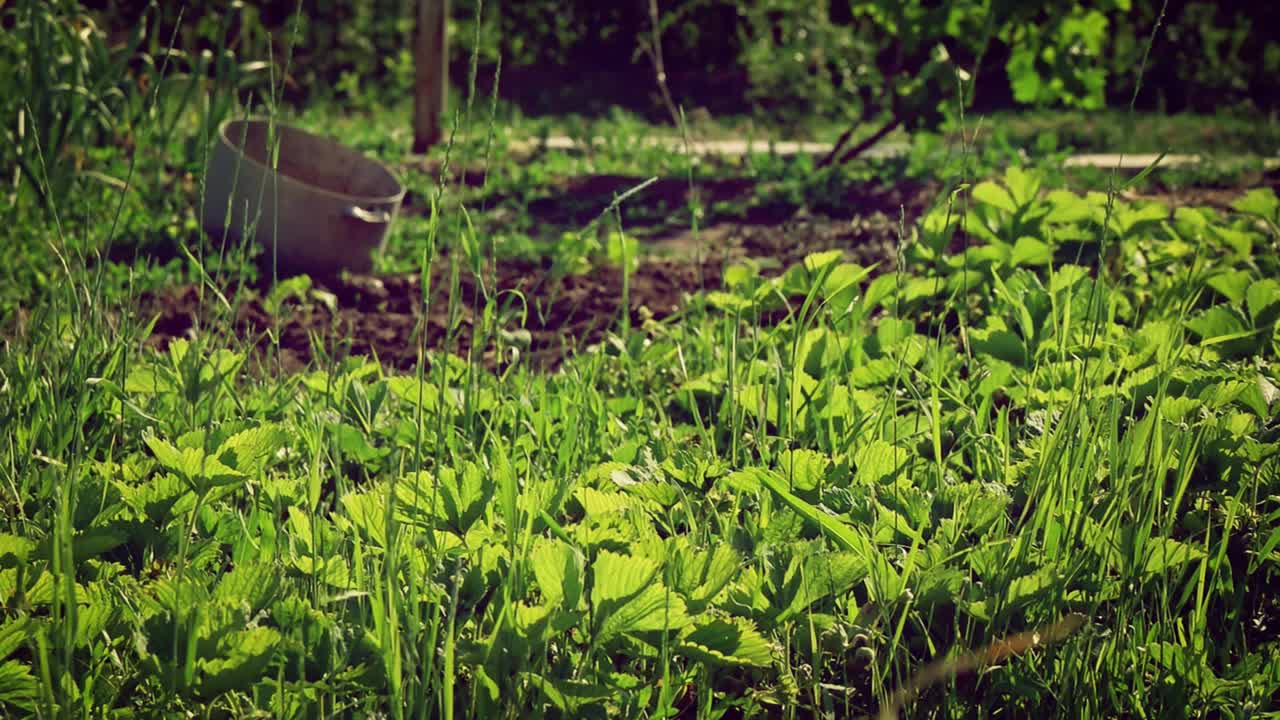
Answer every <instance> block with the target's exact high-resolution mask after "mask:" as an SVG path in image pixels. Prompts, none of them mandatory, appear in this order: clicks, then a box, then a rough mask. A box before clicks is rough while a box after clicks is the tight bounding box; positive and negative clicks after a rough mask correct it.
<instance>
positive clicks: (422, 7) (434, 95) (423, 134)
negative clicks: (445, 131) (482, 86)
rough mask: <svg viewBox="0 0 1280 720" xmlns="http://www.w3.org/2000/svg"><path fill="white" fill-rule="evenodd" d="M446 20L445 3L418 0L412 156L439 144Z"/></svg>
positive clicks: (446, 61) (443, 0)
mask: <svg viewBox="0 0 1280 720" xmlns="http://www.w3.org/2000/svg"><path fill="white" fill-rule="evenodd" d="M448 17H449V0H418V35H417V41H416V42H415V43H414V49H413V54H414V58H413V59H414V68H415V71H416V74H417V83H416V87H415V88H414V93H413V152H415V153H424V152H426V151H427V149H428V148H430V147H431V146H432V145H435V144H436V143H438V142H440V136H441V123H440V119H441V117H443V116H444V101H445V95H446V94H447V92H448V88H449V40H448V35H447V34H446V33H445V23H446V22H447V21H448Z"/></svg>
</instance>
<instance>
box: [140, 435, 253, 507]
mask: <svg viewBox="0 0 1280 720" xmlns="http://www.w3.org/2000/svg"><path fill="white" fill-rule="evenodd" d="M142 439H143V442H145V443H146V444H147V447H149V448H151V452H152V453H153V454H154V455H155V457H156V460H158V461H159V462H160V464H161V465H163V466H164V467H166V468H168V469H170V470H173V471H174V472H176V473H178V474H179V475H180V476H182V477H183V478H185V479H187V480H188V481H190V482H191V483H193V485H194V489H195V490H196V491H197V492H204V491H207V490H208V489H210V488H211V487H216V486H219V485H229V484H233V483H237V482H240V481H242V480H244V478H245V474H244V473H242V472H240V471H239V470H235V469H233V468H229V467H227V466H226V465H224V464H222V463H221V462H219V461H218V459H217V458H214V457H210V456H208V455H205V454H204V452H202V451H201V450H199V449H197V448H190V447H189V448H183V449H181V450H179V449H178V448H176V447H174V446H172V445H170V444H169V443H167V442H165V441H164V440H161V439H160V438H158V437H156V436H155V435H153V434H151V433H147V434H145V435H144V436H143V438H142Z"/></svg>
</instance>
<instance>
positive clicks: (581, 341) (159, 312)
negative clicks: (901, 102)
mask: <svg viewBox="0 0 1280 720" xmlns="http://www.w3.org/2000/svg"><path fill="white" fill-rule="evenodd" d="M633 180H634V179H632V178H622V177H615V176H608V177H602V176H595V177H590V178H580V179H576V180H571V181H568V182H566V183H565V184H564V185H563V187H562V188H561V192H560V193H559V194H558V195H557V196H556V197H553V198H548V199H546V200H545V201H539V202H537V203H535V204H534V205H533V206H532V207H530V208H529V212H530V213H532V214H533V215H534V216H535V217H537V218H539V220H540V221H542V222H545V223H547V224H549V225H562V226H565V227H566V228H568V227H573V226H581V224H583V223H587V222H590V221H591V220H592V219H593V218H594V217H596V216H597V215H599V214H600V212H601V211H603V210H604V209H605V208H607V207H608V203H609V202H610V201H611V200H612V198H613V197H614V195H615V194H616V193H617V192H619V191H620V189H625V188H627V187H633V186H634V184H635V183H634V182H633ZM699 190H700V192H702V193H705V194H704V195H703V196H702V197H701V198H700V199H701V200H702V201H703V202H708V201H724V200H734V199H738V198H741V197H743V196H744V195H745V194H747V193H750V192H751V191H752V187H751V186H750V185H749V184H745V183H743V182H742V181H734V180H728V181H724V182H722V183H718V184H711V185H709V186H707V185H704V186H702V187H701V188H700V189H699ZM687 192H689V185H688V183H687V181H676V180H672V181H669V182H659V183H655V184H654V185H653V186H651V187H650V188H648V190H647V191H646V192H645V193H644V194H643V195H641V196H639V197H637V198H636V199H634V200H633V201H631V202H632V205H633V206H634V205H635V203H641V204H644V205H647V206H649V208H650V209H652V210H654V212H653V213H651V214H650V215H649V216H652V217H654V218H660V216H661V215H662V213H661V212H660V210H661V209H662V208H673V207H680V206H682V205H684V204H685V202H686V201H687V196H686V193H687ZM935 194H936V189H932V188H928V187H925V186H916V185H911V186H902V187H896V188H893V187H890V188H867V189H866V190H865V191H864V192H858V193H857V194H856V195H853V196H850V197H849V198H847V202H845V203H841V205H842V206H843V207H844V208H847V210H846V211H845V212H842V213H836V212H826V213H817V214H807V213H803V212H799V213H798V212H795V210H794V209H783V208H777V207H765V208H756V209H754V210H749V211H747V212H745V213H743V214H742V215H741V216H738V217H715V216H713V217H712V218H711V220H710V222H709V223H708V224H707V225H706V226H704V227H702V228H701V229H700V230H699V231H698V232H697V233H696V234H695V233H692V232H691V231H690V230H689V229H688V228H687V226H686V227H678V226H675V225H673V224H663V223H662V222H661V221H660V220H657V219H655V221H654V223H653V224H652V225H651V226H650V227H649V228H648V229H647V231H644V228H641V231H642V232H641V237H643V242H644V243H645V244H646V249H647V252H646V253H645V257H644V259H643V260H642V262H641V263H640V265H639V267H638V268H637V269H636V270H635V272H634V273H633V274H632V275H631V277H630V278H629V283H628V285H629V287H628V290H629V295H630V298H629V299H630V302H629V307H628V308H627V312H628V313H629V314H630V317H631V320H632V322H633V323H634V324H636V325H639V324H640V323H642V322H644V321H645V320H646V319H655V320H659V321H661V320H663V319H665V318H669V317H670V316H671V315H673V314H674V313H677V312H679V311H680V310H681V309H682V308H683V307H684V306H685V303H686V301H687V298H688V297H689V295H690V294H692V293H697V292H699V291H705V290H713V289H716V288H719V287H720V286H721V275H722V272H723V270H724V268H725V267H726V266H727V265H728V264H730V263H731V262H733V261H734V260H735V259H739V258H743V257H756V258H772V259H773V261H774V262H771V263H769V266H770V267H771V268H773V269H774V270H775V271H776V270H781V269H783V268H785V267H786V266H788V265H789V264H791V263H793V262H796V261H798V260H800V259H801V258H803V257H804V256H805V255H807V254H808V253H811V252H815V251H818V250H828V249H835V248H839V249H842V250H844V251H845V252H846V255H847V256H848V258H849V259H850V260H852V261H854V262H858V263H862V264H864V265H870V264H874V263H880V265H879V270H880V271H885V270H889V269H891V268H892V267H893V260H894V257H895V255H896V250H895V248H896V246H897V243H898V240H899V227H900V216H901V218H905V221H906V223H907V225H910V224H911V223H912V222H913V221H914V220H915V219H916V218H917V217H918V216H919V215H920V214H921V213H922V212H924V210H925V209H926V207H927V204H928V203H929V202H931V201H932V200H933V198H934V196H935ZM557 200H558V201H557ZM414 207H415V206H414V205H413V204H410V205H409V206H408V211H409V212H413V211H415V209H414ZM418 211H421V208H418ZM641 216H646V215H644V213H643V208H642V213H641ZM633 224H634V223H633ZM629 227H631V225H629ZM448 264H449V263H448V260H447V258H440V259H438V260H437V262H436V270H435V273H434V275H433V277H432V282H431V285H432V292H431V297H430V298H429V301H428V302H424V301H423V292H422V283H421V278H420V277H419V276H418V275H417V274H397V275H380V276H350V275H346V276H343V277H338V278H326V279H318V280H316V282H315V286H316V289H319V290H323V291H325V292H328V293H331V294H332V296H333V298H334V299H336V303H335V307H334V308H332V309H331V308H330V307H329V305H328V304H326V303H325V302H324V301H323V300H321V299H320V298H319V297H318V296H317V295H316V294H315V293H312V295H311V296H309V297H308V298H307V299H303V300H289V301H287V302H286V303H285V304H284V305H283V307H282V308H280V309H279V311H278V312H277V313H276V314H275V315H274V316H273V315H272V314H271V313H269V312H268V309H267V305H266V303H265V302H264V298H265V297H266V295H267V293H268V291H269V288H268V287H267V286H266V285H265V284H262V283H259V284H256V285H247V286H239V287H233V286H228V287H226V288H222V290H223V292H224V294H225V295H226V296H227V297H228V298H234V299H233V301H232V308H233V309H232V311H231V312H230V313H228V312H227V310H226V308H225V307H224V306H221V303H215V300H214V299H213V297H212V294H211V293H208V292H205V293H202V292H201V291H200V288H199V287H198V286H196V285H186V286H179V287H173V288H168V289H165V290H163V291H160V292H158V293H152V294H149V295H146V296H144V297H143V298H142V299H141V310H142V312H143V314H144V317H145V318H146V319H148V320H149V319H150V318H152V317H155V318H157V321H156V324H155V328H154V330H153V332H152V335H151V337H150V338H149V339H148V341H147V342H148V344H149V345H151V346H153V347H156V348H160V349H163V348H165V347H167V346H168V344H169V342H170V341H171V340H172V339H174V338H178V337H187V336H190V335H191V334H193V333H196V332H215V331H225V330H227V329H230V331H232V332H234V334H235V335H236V336H237V337H238V339H239V340H240V341H241V342H242V343H243V344H245V345H248V346H250V347H252V348H256V349H257V350H258V351H259V354H260V355H262V356H265V355H266V354H268V353H272V352H273V351H274V348H276V347H277V342H276V338H278V348H279V350H280V354H279V356H278V361H279V363H280V364H281V366H282V367H284V368H285V369H286V370H299V369H302V368H305V367H307V366H308V365H309V364H311V362H312V361H313V360H314V359H316V356H317V353H318V352H323V353H325V354H327V355H329V356H331V357H342V356H345V355H348V354H355V355H364V356H370V357H376V358H377V359H378V360H379V361H380V362H381V363H382V364H384V365H385V366H388V367H390V368H396V369H401V370H405V369H409V368H412V367H414V365H415V364H416V363H417V362H418V358H419V353H420V350H421V349H440V348H444V349H447V350H450V351H453V352H456V353H460V354H466V353H468V352H469V351H470V350H471V346H472V344H473V342H475V338H474V336H475V334H476V333H475V329H476V327H477V325H478V324H479V320H478V318H479V317H480V315H479V313H480V312H481V311H482V310H483V307H484V304H485V299H486V298H496V299H497V302H498V308H499V313H498V323H497V324H498V327H499V329H501V330H505V331H507V332H512V331H517V330H521V329H523V330H524V331H527V333H528V336H527V347H525V348H523V349H522V351H521V352H522V357H523V358H524V362H531V363H532V364H534V365H536V366H538V367H541V368H545V369H553V368H555V367H557V366H558V365H560V363H561V362H562V361H563V359H564V358H565V357H566V356H567V355H568V354H570V353H572V352H575V351H577V350H581V349H582V348H584V347H586V346H589V345H591V344H594V343H598V342H600V341H601V340H602V339H603V338H604V337H605V335H606V334H607V333H608V332H609V331H610V330H611V329H612V328H614V327H615V326H616V325H617V323H618V321H619V320H620V319H621V317H622V316H621V313H622V298H623V275H622V272H621V270H620V269H619V268H616V267H608V266H598V267H593V268H592V269H591V271H590V272H588V273H586V274H580V275H572V274H570V275H560V276H558V275H556V274H555V273H553V270H552V266H551V262H550V261H549V260H543V261H529V260H509V261H499V262H497V263H496V264H495V266H494V267H493V268H491V269H490V270H489V271H487V272H485V273H483V275H485V277H477V276H475V275H473V274H472V273H470V272H466V271H461V272H460V273H459V278H458V291H457V292H456V293H455V294H453V295H452V297H450V296H449V294H448V288H449V287H450V285H451V283H450V281H449V274H448ZM766 272H768V270H766ZM520 298H523V300H524V302H523V303H522V302H520ZM219 308H221V310H219ZM521 314H523V315H524V317H523V321H522V319H521V317H520V315H521ZM229 316H230V319H231V321H230V322H229V323H228V322H227V320H228V317H229ZM494 334H496V332H490V333H489V335H491V336H492V335H494ZM522 342H523V341H522ZM482 344H483V347H480V348H477V349H478V351H479V353H480V357H481V359H482V361H483V362H484V364H486V365H489V366H497V365H499V364H502V363H503V362H505V361H507V360H509V359H510V357H509V356H504V357H502V358H500V357H498V355H497V353H496V352H495V347H496V345H495V342H494V338H493V337H486V338H483V339H482Z"/></svg>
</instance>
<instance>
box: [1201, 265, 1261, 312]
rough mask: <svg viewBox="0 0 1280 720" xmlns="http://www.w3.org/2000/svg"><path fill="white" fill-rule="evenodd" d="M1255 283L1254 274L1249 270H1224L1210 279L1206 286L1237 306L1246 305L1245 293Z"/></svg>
mask: <svg viewBox="0 0 1280 720" xmlns="http://www.w3.org/2000/svg"><path fill="white" fill-rule="evenodd" d="M1252 282H1253V274H1252V273H1250V272H1248V271H1247V270H1223V271H1222V272H1219V273H1217V274H1216V275H1214V276H1213V277H1210V278H1209V279H1208V280H1207V281H1206V282H1205V284H1207V285H1208V286H1209V287H1211V288H1213V289H1214V290H1217V291H1218V292H1219V293H1221V294H1222V296H1223V297H1225V298H1226V299H1228V300H1230V301H1231V302H1232V303H1233V304H1235V305H1241V304H1243V303H1244V297H1245V291H1247V290H1248V289H1249V285H1250V283H1252Z"/></svg>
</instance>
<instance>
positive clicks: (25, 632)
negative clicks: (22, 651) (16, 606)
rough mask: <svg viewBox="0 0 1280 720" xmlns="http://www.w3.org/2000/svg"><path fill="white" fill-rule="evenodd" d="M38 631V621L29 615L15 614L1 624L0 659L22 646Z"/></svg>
mask: <svg viewBox="0 0 1280 720" xmlns="http://www.w3.org/2000/svg"><path fill="white" fill-rule="evenodd" d="M35 632H36V622H35V620H33V619H32V618H30V617H28V616H27V615H16V614H15V615H14V616H12V617H10V618H8V619H6V620H5V621H4V624H2V625H0V660H4V659H6V658H8V657H9V656H10V655H12V654H13V651H14V650H17V649H18V648H20V647H22V645H23V643H25V642H27V641H28V640H30V639H31V638H32V637H33V636H34V634H35Z"/></svg>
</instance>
